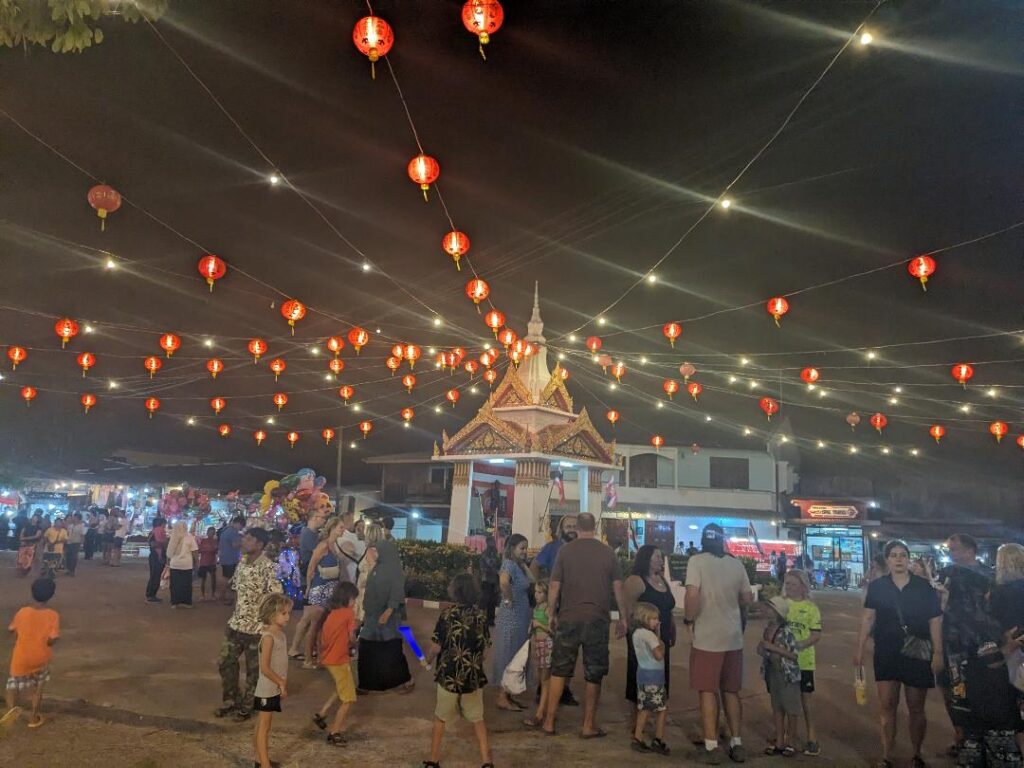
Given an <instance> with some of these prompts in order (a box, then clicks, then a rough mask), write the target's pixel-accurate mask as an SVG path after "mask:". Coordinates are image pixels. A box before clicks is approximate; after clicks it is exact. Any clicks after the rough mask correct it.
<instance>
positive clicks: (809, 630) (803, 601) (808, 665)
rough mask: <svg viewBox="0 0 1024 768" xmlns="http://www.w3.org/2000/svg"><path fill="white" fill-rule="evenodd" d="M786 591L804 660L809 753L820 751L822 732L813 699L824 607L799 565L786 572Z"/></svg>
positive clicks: (789, 619) (803, 701) (802, 677)
mask: <svg viewBox="0 0 1024 768" xmlns="http://www.w3.org/2000/svg"><path fill="white" fill-rule="evenodd" d="M784 584H785V586H784V589H785V595H786V597H787V598H788V599H789V601H790V603H789V616H788V617H787V619H786V620H787V622H788V623H789V626H790V628H791V629H792V630H793V636H794V637H795V638H796V647H797V649H798V653H797V661H798V663H799V664H800V701H801V704H803V710H804V724H805V726H806V727H807V746H806V747H805V748H804V754H805V755H811V756H814V755H819V754H821V749H820V748H819V747H818V734H817V731H816V730H815V728H814V721H813V720H812V719H811V699H810V696H811V694H812V693H814V667H815V659H814V646H815V644H816V643H817V642H818V641H819V640H821V611H819V610H818V606H816V605H815V604H814V603H812V602H811V598H810V592H811V582H810V579H809V578H808V576H807V572H806V571H802V570H800V569H798V568H794V569H793V570H791V571H789V572H788V573H786V579H785V582H784Z"/></svg>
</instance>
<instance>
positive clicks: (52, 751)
mask: <svg viewBox="0 0 1024 768" xmlns="http://www.w3.org/2000/svg"><path fill="white" fill-rule="evenodd" d="M145 581H146V568H145V566H144V564H142V563H138V562H133V563H126V564H125V565H124V566H123V567H121V568H120V569H114V568H108V567H103V566H102V565H101V564H99V562H95V561H94V562H82V563H81V564H80V567H79V569H78V575H77V576H76V577H75V578H68V577H66V576H61V577H60V578H59V579H58V584H57V595H56V597H55V598H54V600H53V602H52V607H53V608H55V609H56V610H58V611H59V612H60V614H61V627H62V635H61V639H60V642H59V643H58V644H57V645H56V646H55V658H54V662H53V665H52V673H53V678H52V680H51V682H50V683H49V684H48V686H47V689H46V696H45V700H44V705H43V706H44V712H45V715H46V717H47V718H48V721H47V723H46V724H45V725H44V726H43V727H42V728H40V729H39V730H33V731H30V730H29V729H27V728H26V727H25V725H24V721H22V722H21V723H19V724H18V725H16V726H15V727H14V728H12V729H11V731H10V733H9V735H8V738H7V739H6V740H4V741H0V766H8V765H11V766H15V765H16V766H19V768H53V767H54V766H61V767H63V766H69V767H70V766H81V767H82V768H93V767H95V768H120V767H121V766H126V767H127V766H131V767H133V768H164V767H165V766H166V767H167V768H170V767H171V766H174V767H175V768H180V767H181V766H190V767H193V766H194V767H195V768H198V767H200V766H202V767H203V768H207V767H209V768H215V767H216V768H219V767H220V766H230V767H231V768H238V767H239V766H251V765H252V764H253V762H252V746H251V738H252V725H251V724H249V723H246V724H238V725H236V724H234V723H225V722H223V721H220V720H217V719H215V718H214V717H213V715H212V712H213V709H214V708H215V707H216V706H218V705H219V703H220V679H219V677H218V674H217V663H216V660H217V653H218V649H219V647H220V638H221V635H222V633H223V629H224V626H225V622H226V621H227V618H228V615H229V609H228V608H227V607H226V606H221V605H214V604H207V603H201V604H197V608H196V609H195V610H193V611H182V610H178V611H172V610H170V608H169V607H168V606H167V605H166V604H162V605H151V604H148V603H146V602H145V601H144V599H143V593H144V588H145ZM197 591H198V590H197ZM815 599H816V600H817V602H818V604H819V605H820V606H821V609H822V614H823V616H824V623H825V637H824V640H823V641H822V642H821V643H820V644H819V645H818V648H819V651H818V672H817V688H818V690H817V692H816V693H815V694H814V702H815V709H814V712H815V715H816V717H817V722H818V724H819V730H820V742H821V746H822V756H821V757H818V758H811V757H802V756H801V757H797V758H793V759H792V760H790V761H789V762H796V763H806V764H811V763H814V764H818V765H822V766H854V765H867V764H869V763H870V761H871V760H872V759H873V758H876V757H877V755H878V732H877V726H876V708H875V703H876V702H875V700H874V696H873V695H872V699H871V701H870V702H869V704H868V706H867V707H858V706H857V705H856V704H855V702H854V698H853V689H852V685H851V680H852V674H851V669H850V664H849V658H850V654H851V648H852V645H853V642H854V638H855V634H856V629H857V616H858V610H859V595H858V594H857V593H853V592H851V593H830V594H819V595H816V597H815ZM29 601H30V596H29V580H28V579H19V578H17V577H16V576H15V573H14V568H13V553H8V552H4V553H0V617H3V619H4V621H5V622H8V621H9V620H10V617H12V616H13V614H14V612H15V610H16V609H17V608H18V607H19V606H20V605H22V604H25V603H27V602H29ZM436 615H437V614H436V611H431V610H426V609H416V610H413V611H412V612H411V615H410V623H411V625H412V626H413V628H414V631H415V632H416V635H417V637H419V638H420V639H421V640H423V639H426V638H427V637H429V632H430V629H431V628H432V626H433V622H434V620H435V619H436ZM297 617H298V614H296V619H295V620H297ZM760 635H761V631H760V622H759V621H753V622H752V623H751V626H750V627H748V630H747V646H748V647H747V655H746V662H747V663H746V669H745V676H746V677H745V684H746V690H745V691H744V694H743V702H744V709H745V725H744V730H743V734H742V735H743V737H744V742H745V744H746V746H747V750H748V752H749V754H750V759H749V760H748V763H750V764H752V765H768V764H771V763H778V762H779V761H781V760H783V758H775V757H766V756H764V755H763V749H764V746H765V744H766V739H767V737H768V735H769V733H770V731H771V711H770V709H769V704H768V697H767V694H766V693H765V691H764V684H763V682H762V681H761V680H760V677H759V670H758V666H757V661H758V657H757V655H756V653H755V652H754V646H755V645H756V644H757V639H758V638H759V637H760ZM10 649H11V639H10V637H9V636H7V633H4V636H3V638H2V639H0V654H2V658H3V659H4V664H5V665H6V660H7V659H9V657H10ZM687 655H688V650H687V646H686V645H681V646H677V647H676V649H675V652H674V653H673V657H672V659H673V669H672V680H673V681H674V685H673V687H672V699H671V703H670V705H669V726H668V728H667V738H666V741H667V742H668V743H669V745H670V746H671V747H672V749H673V752H672V755H671V756H670V757H668V758H664V757H658V756H647V755H638V754H636V753H634V752H632V751H630V749H629V735H628V725H627V723H628V718H629V714H630V713H629V710H628V708H627V706H626V705H625V703H624V700H623V686H624V677H625V646H624V641H618V642H615V641H613V643H612V665H611V666H612V672H611V675H610V676H609V678H608V679H607V680H606V684H605V688H604V693H603V697H602V704H601V709H600V712H599V720H600V722H601V724H602V725H603V726H604V727H605V728H606V729H607V730H608V732H609V735H608V737H607V738H605V739H600V740H592V741H581V740H580V739H579V738H577V736H576V733H577V731H578V730H579V725H580V718H581V714H582V713H581V711H580V709H579V708H563V709H562V710H561V714H560V718H559V735H558V736H557V737H555V738H550V737H545V736H542V735H541V734H539V733H536V732H532V731H529V730H527V729H526V728H525V727H523V726H522V725H520V722H521V720H522V716H521V715H518V716H517V715H513V714H511V713H506V712H501V711H499V710H497V709H496V708H495V707H494V699H495V689H494V688H490V689H489V690H488V692H487V698H486V701H487V722H488V727H489V729H490V732H491V736H492V745H493V749H494V761H495V764H496V765H497V766H506V767H511V766H522V768H543V767H544V766H585V765H586V766H592V765H601V766H605V765H615V766H622V767H624V768H625V767H627V766H656V765H667V764H672V763H676V764H678V763H682V764H687V763H690V762H692V760H691V757H692V755H693V747H692V746H691V745H690V743H689V739H690V737H691V736H692V735H694V734H696V733H697V715H696V697H695V695H694V694H693V693H692V692H690V691H689V690H688V689H687V685H686V683H687V680H688V673H687V663H686V662H687ZM410 667H411V668H412V669H413V670H414V675H415V676H416V681H417V687H416V690H415V691H414V692H413V693H412V694H410V695H407V696H400V695H397V694H374V695H370V696H366V697H360V699H359V701H358V703H357V704H356V706H355V707H354V708H353V717H352V720H351V731H350V734H351V741H350V743H349V745H348V746H347V747H344V748H338V747H331V746H328V745H327V744H325V743H324V741H323V739H322V735H321V732H320V731H317V730H315V728H314V727H313V725H312V723H311V721H310V716H311V714H312V712H313V711H314V710H315V709H317V708H318V707H319V706H320V704H321V703H322V702H323V700H324V699H325V698H326V697H327V696H328V695H329V694H330V691H331V683H330V679H329V676H328V675H327V673H326V672H322V671H305V670H302V669H301V668H299V666H298V665H297V664H296V665H294V666H293V667H292V668H291V670H290V672H289V696H288V698H287V699H286V700H285V703H284V712H283V713H282V714H281V715H278V716H277V717H276V718H275V723H274V728H273V733H272V736H271V754H272V757H273V758H274V759H275V760H278V761H280V762H281V764H282V765H283V766H288V767H289V768H298V767H299V766H314V765H315V766H322V765H346V764H358V765H360V766H367V767H371V766H410V767H411V766H419V765H420V762H421V761H422V759H423V758H424V757H426V756H427V750H428V747H429V741H430V728H431V722H432V715H433V706H434V694H433V682H432V680H431V677H430V675H429V673H427V672H425V671H423V670H421V669H420V668H419V666H418V665H416V664H415V663H414V662H413V661H412V659H411V657H410ZM4 672H5V674H6V668H5V670H4ZM573 688H574V690H576V691H577V692H578V693H579V694H582V681H581V680H580V681H579V682H576V683H574V685H573ZM928 721H929V726H930V727H929V733H928V739H927V741H926V743H925V757H926V759H927V760H928V761H929V762H931V763H933V764H940V765H941V764H943V763H944V762H945V759H944V758H942V757H940V753H941V752H942V750H943V748H944V746H946V745H948V744H949V743H950V741H951V740H952V731H951V728H950V726H949V723H948V721H947V720H946V717H945V713H944V711H943V709H942V703H941V701H940V697H939V695H938V692H932V693H931V694H930V696H929V699H928ZM900 734H901V744H903V745H904V746H903V747H902V750H901V754H902V756H903V757H904V760H908V758H909V749H908V748H907V747H906V746H905V745H906V739H905V734H906V718H905V712H901V720H900ZM442 764H443V765H444V766H447V767H449V768H461V767H462V766H477V765H479V764H480V761H479V759H478V755H477V751H476V746H475V742H473V741H472V731H471V729H470V728H469V727H468V726H467V725H466V724H464V723H463V724H460V725H459V726H457V727H455V728H453V729H451V730H449V733H448V735H447V736H446V742H445V748H444V754H443V758H442ZM903 764H904V763H903V762H902V761H901V762H900V763H898V765H903Z"/></svg>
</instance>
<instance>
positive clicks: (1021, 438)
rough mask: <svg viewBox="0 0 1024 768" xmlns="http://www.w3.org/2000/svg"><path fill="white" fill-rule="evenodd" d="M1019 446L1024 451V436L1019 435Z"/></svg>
mask: <svg viewBox="0 0 1024 768" xmlns="http://www.w3.org/2000/svg"><path fill="white" fill-rule="evenodd" d="M1017 445H1019V446H1020V449H1021V450H1022V451H1024V435H1017Z"/></svg>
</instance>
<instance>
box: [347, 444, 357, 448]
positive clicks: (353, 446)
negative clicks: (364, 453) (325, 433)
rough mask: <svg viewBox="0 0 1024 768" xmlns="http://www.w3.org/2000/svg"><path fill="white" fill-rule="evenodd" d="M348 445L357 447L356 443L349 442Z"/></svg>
mask: <svg viewBox="0 0 1024 768" xmlns="http://www.w3.org/2000/svg"><path fill="white" fill-rule="evenodd" d="M348 447H349V448H355V447H356V443H349V444H348Z"/></svg>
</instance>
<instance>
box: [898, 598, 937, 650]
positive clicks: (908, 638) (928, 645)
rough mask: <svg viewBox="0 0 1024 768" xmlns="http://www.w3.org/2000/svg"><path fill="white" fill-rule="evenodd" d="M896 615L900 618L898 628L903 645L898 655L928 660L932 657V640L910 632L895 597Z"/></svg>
mask: <svg viewBox="0 0 1024 768" xmlns="http://www.w3.org/2000/svg"><path fill="white" fill-rule="evenodd" d="M896 616H897V618H899V620H900V629H902V630H903V645H902V646H901V647H900V656H906V657H907V658H908V659H916V660H917V661H930V660H931V658H932V641H931V640H925V639H924V638H923V637H918V636H917V635H912V634H910V630H909V629H907V623H906V622H905V621H904V620H903V611H901V610H900V604H899V598H896Z"/></svg>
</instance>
